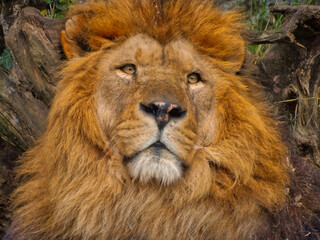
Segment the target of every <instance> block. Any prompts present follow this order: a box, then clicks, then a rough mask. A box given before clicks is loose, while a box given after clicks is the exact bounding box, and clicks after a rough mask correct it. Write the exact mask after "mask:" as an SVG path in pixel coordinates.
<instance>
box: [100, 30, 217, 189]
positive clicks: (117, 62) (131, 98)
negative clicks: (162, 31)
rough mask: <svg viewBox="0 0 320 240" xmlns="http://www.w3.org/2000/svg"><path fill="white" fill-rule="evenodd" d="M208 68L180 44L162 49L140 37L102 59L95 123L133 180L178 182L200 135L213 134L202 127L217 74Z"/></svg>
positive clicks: (188, 47)
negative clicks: (118, 154) (110, 140)
mask: <svg viewBox="0 0 320 240" xmlns="http://www.w3.org/2000/svg"><path fill="white" fill-rule="evenodd" d="M208 65H209V64H207V63H206V61H205V59H204V58H203V57H201V56H200V55H199V54H197V52H196V50H195V49H194V48H193V47H192V46H191V44H189V43H188V42H187V41H186V40H184V39H181V38H180V39H176V40H173V41H171V42H170V43H168V44H166V45H161V44H160V43H159V42H157V41H156V40H155V39H153V38H151V37H149V36H147V35H145V34H138V35H135V36H133V37H131V38H129V39H128V40H126V41H125V42H124V43H122V44H121V45H119V46H117V47H116V48H114V49H112V50H108V52H106V54H105V57H103V58H102V60H101V63H100V65H99V72H100V76H99V86H98V90H97V96H98V97H97V109H98V111H97V112H98V119H99V122H100V125H101V128H102V129H103V131H104V132H105V134H107V135H110V136H108V137H109V138H110V137H111V136H114V139H112V141H114V142H115V144H116V146H117V149H120V153H121V155H123V156H124V159H125V160H124V164H125V165H126V166H127V168H128V170H129V173H130V175H131V176H132V177H133V178H135V179H139V180H140V181H143V182H147V181H150V180H153V179H155V180H157V181H159V182H161V183H164V184H169V183H172V182H174V181H176V180H178V179H179V178H180V177H181V176H182V175H183V172H184V169H186V168H187V167H188V166H189V165H190V163H191V161H192V158H193V153H194V149H195V146H196V145H198V144H203V141H204V140H205V139H201V137H202V136H203V135H204V134H203V133H204V132H207V133H209V132H210V133H212V132H213V129H212V128H213V126H212V124H211V125H210V126H208V124H206V122H208V118H210V119H211V120H210V122H214V121H213V118H214V102H213V85H214V83H213V76H215V75H216V74H215V72H214V70H213V69H212V67H210V66H208ZM208 127H209V128H210V129H206V128H208ZM206 135H208V134H206ZM207 137H208V136H207ZM210 137H211V138H213V136H210ZM210 140H211V141H212V139H210Z"/></svg>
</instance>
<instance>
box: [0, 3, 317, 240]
mask: <svg viewBox="0 0 320 240" xmlns="http://www.w3.org/2000/svg"><path fill="white" fill-rule="evenodd" d="M156 2H157V1H156ZM271 11H272V12H274V13H281V14H284V21H283V25H282V28H281V29H280V30H279V31H274V32H270V31H267V32H262V33H252V34H249V37H248V41H249V42H250V43H252V44H261V43H272V44H275V45H273V47H272V48H271V49H270V50H269V52H268V53H267V54H266V56H265V58H264V59H261V60H260V61H258V63H257V66H258V71H257V72H256V73H255V75H256V77H257V79H258V81H260V82H261V84H262V85H264V86H265V88H266V91H267V92H268V94H269V96H270V101H271V102H273V103H274V109H275V112H277V116H278V121H279V125H280V127H281V129H282V131H283V136H284V140H285V141H286V142H288V148H289V152H290V164H291V166H292V173H291V175H292V181H291V184H290V186H288V194H289V196H290V199H289V202H288V205H287V206H286V207H285V208H284V209H283V210H281V211H280V212H277V213H275V214H274V216H270V218H272V219H273V222H274V225H275V226H274V228H273V232H272V233H270V236H265V237H264V239H286V238H288V239H319V238H320V236H319V232H318V233H317V226H318V224H319V212H320V207H319V196H320V170H319V166H320V162H319V158H320V156H319V147H320V139H319V138H320V131H319V124H320V118H319V107H318V105H319V102H318V99H319V78H320V75H319V74H320V71H319V67H318V66H319V62H320V56H319V54H320V8H319V7H311V6H297V7H285V6H281V7H272V8H271ZM62 28H63V21H58V20H52V19H46V18H44V17H43V16H41V14H40V13H39V12H38V10H36V9H33V8H25V9H23V11H21V13H20V14H19V16H18V17H17V19H16V20H15V22H14V24H13V25H12V26H11V28H10V30H9V31H5V32H4V35H5V40H6V46H7V47H9V48H10V50H11V53H12V55H13V67H12V69H11V70H10V71H4V70H3V69H0V137H1V139H2V140H1V142H0V143H1V144H0V149H2V151H5V153H4V152H3V153H2V154H0V237H1V232H2V231H4V230H5V228H6V227H7V225H8V223H7V220H8V218H9V213H8V212H7V211H1V209H4V208H6V207H7V202H8V200H9V198H8V194H9V192H10V191H9V190H8V189H9V188H8V186H12V185H14V184H13V182H12V173H11V172H10V171H11V167H12V166H11V165H10V163H11V164H12V159H14V158H15V157H16V155H17V154H20V153H21V152H23V151H25V150H26V149H27V148H28V147H30V146H31V145H32V144H33V142H34V141H35V139H36V138H37V137H38V136H39V135H40V134H41V133H42V132H43V131H44V129H45V126H46V116H47V113H48V108H49V107H50V101H51V99H52V97H53V96H54V93H55V84H56V81H57V80H58V78H57V75H58V70H59V66H60V65H61V64H63V54H62V53H61V48H60V44H59V34H60V30H61V29H62ZM3 159H4V160H3ZM1 161H2V162H1ZM288 161H289V160H288ZM2 166H4V167H2ZM2 169H4V170H2ZM306 236H307V237H308V238H307V237H306Z"/></svg>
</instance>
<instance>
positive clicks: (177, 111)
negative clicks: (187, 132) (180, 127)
mask: <svg viewBox="0 0 320 240" xmlns="http://www.w3.org/2000/svg"><path fill="white" fill-rule="evenodd" d="M186 113H187V111H182V109H181V108H180V107H179V106H176V107H174V108H172V109H171V110H170V111H169V116H170V117H173V118H181V117H184V115H186Z"/></svg>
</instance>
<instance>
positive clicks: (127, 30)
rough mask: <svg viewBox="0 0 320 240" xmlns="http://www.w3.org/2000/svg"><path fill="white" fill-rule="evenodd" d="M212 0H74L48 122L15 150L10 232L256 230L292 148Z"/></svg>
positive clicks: (146, 234) (116, 234) (214, 233)
mask: <svg viewBox="0 0 320 240" xmlns="http://www.w3.org/2000/svg"><path fill="white" fill-rule="evenodd" d="M242 33H243V24H242V23H241V16H240V15H239V14H238V13H237V12H233V11H231V12H226V13H222V12H221V11H220V10H219V9H218V8H216V7H214V5H213V4H212V2H210V1H201V0H167V1H163V2H162V3H161V4H160V3H159V2H158V1H151V0H145V1H135V0H110V1H108V2H103V1H89V2H88V3H83V4H77V5H75V6H74V7H73V9H72V10H71V12H70V14H69V18H68V20H67V22H66V24H65V30H63V31H62V33H61V43H62V47H63V50H64V53H65V56H66V57H67V59H68V61H66V63H65V66H64V67H63V70H62V71H61V80H60V82H59V84H58V86H57V94H56V96H55V98H54V100H53V102H52V106H51V110H50V113H49V117H48V126H47V130H46V132H45V133H44V135H43V136H42V137H41V138H40V139H39V140H38V142H37V143H36V145H35V147H34V148H32V149H31V150H29V151H28V152H27V153H26V154H25V155H24V156H23V157H22V159H21V160H20V165H19V167H18V169H17V175H18V178H19V179H20V182H21V183H20V186H19V187H18V188H17V190H16V191H15V194H14V204H13V206H14V216H13V222H12V227H11V230H10V234H11V236H12V238H13V239H19V240H20V239H21V240H22V239H28V240H30V239H51V240H52V239H69V240H70V239H77V240H79V239H86V240H88V239H95V240H99V239H150V240H151V239H216V240H218V239H219V240H221V239H233V240H234V239H238V240H239V239H240V240H241V239H249V238H251V237H254V236H258V235H259V234H263V231H264V230H265V229H267V223H268V213H270V212H272V211H274V210H275V209H276V208H277V207H279V206H281V204H283V203H284V202H285V201H286V194H285V187H286V184H288V170H287V163H286V154H287V153H286V148H285V146H284V144H283V143H282V141H281V137H280V134H279V133H278V131H277V124H276V122H275V121H274V120H273V119H272V117H270V113H269V110H268V109H269V107H268V104H267V103H266V100H265V98H264V97H263V93H262V90H261V89H260V88H259V86H258V85H257V84H256V83H255V82H254V81H253V80H251V79H250V78H248V77H247V76H246V75H244V74H242V70H241V69H242V65H243V63H244V58H245V42H244V40H243V38H242Z"/></svg>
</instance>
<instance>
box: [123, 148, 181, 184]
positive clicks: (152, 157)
mask: <svg viewBox="0 0 320 240" xmlns="http://www.w3.org/2000/svg"><path fill="white" fill-rule="evenodd" d="M128 169H129V173H130V175H131V176H132V177H133V178H134V179H137V180H139V181H141V182H144V183H146V182H150V181H152V180H156V181H158V182H159V183H161V184H164V185H168V184H171V183H173V182H175V181H177V180H178V179H179V178H180V177H181V176H182V173H183V167H182V165H181V162H180V161H179V159H178V158H177V157H176V156H175V155H174V154H172V153H171V152H169V151H168V150H166V149H161V150H160V149H154V148H150V149H147V150H145V151H143V152H141V153H140V154H139V155H137V156H135V157H134V158H133V159H132V160H131V161H130V162H129V163H128Z"/></svg>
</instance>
